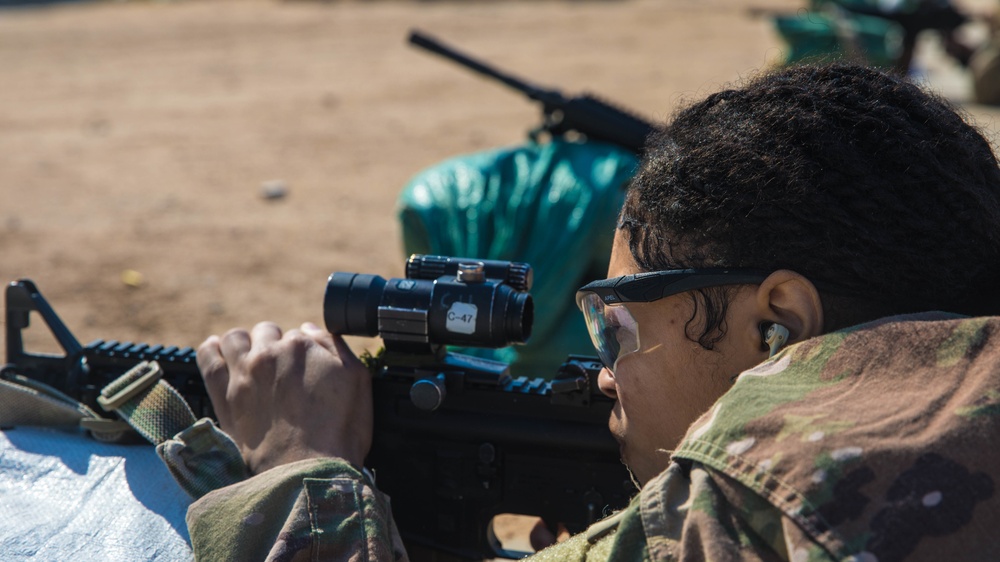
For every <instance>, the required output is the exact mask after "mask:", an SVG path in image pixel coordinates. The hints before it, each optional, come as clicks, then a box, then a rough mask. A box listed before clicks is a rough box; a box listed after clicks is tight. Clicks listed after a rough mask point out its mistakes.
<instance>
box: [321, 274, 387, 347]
mask: <svg viewBox="0 0 1000 562" xmlns="http://www.w3.org/2000/svg"><path fill="white" fill-rule="evenodd" d="M385 284H386V281H385V279H383V278H381V277H379V276H378V275H368V274H365V273H343V272H337V273H334V274H333V275H331V276H330V278H329V279H328V280H327V283H326V294H325V295H324V296H323V321H324V322H326V329H327V331H328V332H330V333H331V334H346V335H350V336H368V337H374V336H377V335H378V304H379V301H380V300H381V299H382V292H383V291H384V290H385Z"/></svg>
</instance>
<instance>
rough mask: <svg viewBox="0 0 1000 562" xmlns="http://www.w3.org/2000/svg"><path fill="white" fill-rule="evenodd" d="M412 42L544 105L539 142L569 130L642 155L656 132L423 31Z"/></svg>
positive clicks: (586, 98)
mask: <svg viewBox="0 0 1000 562" xmlns="http://www.w3.org/2000/svg"><path fill="white" fill-rule="evenodd" d="M409 42H410V43H411V44H413V45H416V46H418V47H421V48H423V49H426V50H428V51H430V52H432V53H435V54H438V55H441V56H443V57H445V58H448V59H451V60H453V61H455V62H457V63H458V64H461V65H462V66H465V67H467V68H469V69H471V70H474V71H476V72H478V73H480V74H483V75H485V76H488V77H490V78H493V79H495V80H499V81H500V82H502V83H504V84H506V85H507V86H510V87H511V88H514V89H515V90H518V91H519V92H521V93H523V94H524V95H526V96H528V98H529V99H531V100H534V101H537V102H540V103H541V104H542V124H541V125H540V126H539V127H538V128H536V129H534V130H533V131H531V133H530V135H531V138H532V139H534V140H537V136H538V134H539V133H541V132H542V131H545V132H547V133H548V134H549V135H551V136H562V135H564V134H566V133H568V132H570V131H574V132H576V133H579V134H581V135H583V136H585V137H587V138H588V139H592V140H599V141H604V142H609V143H612V144H617V145H619V146H622V147H624V148H627V149H629V150H631V151H632V152H634V153H636V154H642V152H643V147H644V146H645V144H646V139H647V138H648V137H649V136H650V135H651V134H653V133H654V132H656V131H657V128H656V126H654V125H653V124H652V123H650V122H649V121H646V120H645V119H643V118H641V117H638V116H636V115H634V114H633V113H631V112H630V111H627V110H624V109H620V108H618V107H615V106H613V105H611V104H609V103H608V102H605V101H602V100H600V99H598V98H596V97H594V96H593V95H590V94H583V95H580V96H575V97H571V98H567V97H565V96H563V95H562V93H561V92H559V90H555V89H548V88H542V87H540V86H536V85H533V84H530V83H528V82H525V81H524V80H521V79H520V78H516V77H514V76H513V75H511V74H508V73H506V72H502V71H500V70H497V69H495V68H493V67H491V66H489V65H487V64H486V63H484V62H481V61H478V60H476V59H474V58H472V57H470V56H468V55H465V54H462V53H460V52H458V51H457V50H455V49H453V48H452V47H448V46H446V45H444V44H443V43H441V42H440V41H438V40H437V39H434V38H432V37H430V36H429V35H427V34H425V33H422V32H420V31H415V30H414V31H411V32H410V37H409Z"/></svg>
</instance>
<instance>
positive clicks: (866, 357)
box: [166, 313, 1000, 562]
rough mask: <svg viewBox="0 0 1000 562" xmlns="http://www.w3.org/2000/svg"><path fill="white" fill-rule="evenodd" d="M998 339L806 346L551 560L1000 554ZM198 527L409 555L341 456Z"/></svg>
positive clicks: (875, 327) (238, 499)
mask: <svg viewBox="0 0 1000 562" xmlns="http://www.w3.org/2000/svg"><path fill="white" fill-rule="evenodd" d="M998 338H1000V318H971V319H963V318H957V317H954V316H950V315H945V314H940V313H927V314H921V315H913V316H908V317H894V318H888V319H884V320H881V321H878V322H874V323H871V324H866V325H862V326H857V327H854V328H851V329H847V330H843V331H839V332H835V333H831V334H827V335H825V336H822V337H818V338H813V339H811V340H808V341H806V342H803V343H800V344H798V345H795V346H791V347H789V348H787V349H785V350H784V351H783V352H781V353H779V354H778V355H777V356H775V357H774V358H773V359H771V360H769V361H767V362H765V363H763V364H761V365H759V366H757V367H755V368H754V369H751V370H749V371H747V372H744V373H742V374H741V375H740V376H739V377H738V379H737V380H736V382H735V384H734V385H733V388H732V389H731V390H730V391H729V392H727V393H726V394H725V395H724V396H723V397H722V398H721V399H720V400H719V401H718V402H717V403H716V404H715V405H714V406H713V408H712V409H711V410H710V411H709V412H706V413H705V414H704V415H703V416H702V418H701V419H699V420H698V421H697V422H695V423H694V424H693V425H692V427H691V429H690V430H689V431H688V434H687V436H686V437H685V439H684V441H683V442H682V444H681V446H680V447H679V448H678V450H677V451H676V452H675V453H674V455H673V461H674V462H673V463H672V464H671V465H670V466H669V467H668V468H667V469H666V470H665V471H664V472H663V473H662V474H660V475H659V476H657V477H656V478H654V479H653V480H651V481H650V482H648V483H647V484H646V485H645V486H644V487H643V489H642V491H641V492H640V493H639V495H638V496H636V497H635V498H634V499H633V501H632V502H631V504H630V505H629V507H628V508H626V509H625V510H623V511H622V512H620V513H618V514H616V515H614V516H612V517H611V518H610V519H608V520H605V521H602V522H599V523H597V524H595V525H594V526H593V527H592V528H591V529H589V530H588V531H587V532H585V533H581V534H579V535H577V536H575V537H572V538H571V539H569V540H568V541H566V542H564V543H560V544H557V545H555V546H553V547H550V548H549V549H546V550H544V551H542V552H541V553H539V554H536V555H535V558H536V559H537V560H616V561H617V560H793V561H796V562H799V561H807V560H852V561H858V562H862V561H864V562H869V561H871V562H874V561H879V562H887V561H895V560H997V559H1000V540H997V539H996V538H995V536H994V535H995V534H996V533H997V531H998V530H1000V495H998V493H997V490H996V485H997V480H998V478H1000V454H998V452H997V450H996V447H995V444H996V443H997V436H998V434H1000V341H998ZM182 450H185V449H184V448H183V447H181V448H179V449H178V451H182ZM188 453H190V452H188ZM188 453H185V454H186V455H188V456H187V457H186V458H187V460H188V462H189V463H196V458H197V457H196V456H195V457H192V456H190V455H189V454H188ZM166 458H168V461H169V459H170V458H171V455H166ZM173 458H179V457H173ZM269 518H274V519H273V520H271V519H269ZM188 524H189V527H190V531H191V537H192V541H193V545H194V548H195V550H196V552H197V553H198V554H199V555H206V557H207V558H211V559H221V558H228V559H240V560H251V559H261V558H263V556H264V553H266V552H268V551H270V552H271V558H269V559H275V560H277V559H281V560H291V559H299V558H300V557H301V559H344V560H347V559H355V558H358V559H378V560H389V559H392V558H397V559H398V558H400V557H405V554H404V553H403V551H402V550H401V548H400V546H399V541H398V536H397V534H396V532H395V529H394V526H393V523H392V520H391V517H390V514H389V504H388V501H387V500H386V499H385V498H384V497H383V496H381V495H380V494H379V493H378V492H377V491H375V489H374V488H373V487H372V486H371V482H370V481H369V480H367V478H366V477H365V476H364V475H362V473H361V472H360V471H358V470H357V469H356V468H353V467H351V466H349V465H347V464H346V463H344V462H343V461H337V460H311V461H302V462H301V463H298V464H293V465H288V466H285V467H281V468H277V469H274V470H272V471H269V472H266V473H264V474H261V475H258V476H255V477H253V478H251V479H249V480H246V481H243V482H241V483H239V484H236V485H234V486H229V487H227V488H223V489H220V490H216V491H214V492H211V493H209V494H207V495H205V496H204V497H203V498H201V499H200V500H199V501H198V502H196V503H195V504H194V505H193V506H192V508H191V510H190V511H189V514H188ZM265 529H266V531H264V530H265ZM223 552H226V553H227V554H225V555H222V554H221V553H223ZM293 555H294V558H293Z"/></svg>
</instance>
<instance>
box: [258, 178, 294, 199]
mask: <svg viewBox="0 0 1000 562" xmlns="http://www.w3.org/2000/svg"><path fill="white" fill-rule="evenodd" d="M286 195H288V185H287V184H286V183H285V182H284V181H283V180H270V181H266V182H264V183H263V184H261V186H260V196H261V197H263V198H264V199H268V200H273V199H282V198H284V197H285V196H286Z"/></svg>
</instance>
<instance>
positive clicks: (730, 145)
mask: <svg viewBox="0 0 1000 562" xmlns="http://www.w3.org/2000/svg"><path fill="white" fill-rule="evenodd" d="M618 228H619V229H621V230H622V231H623V232H624V233H625V235H626V238H627V240H628V242H629V247H630V251H631V253H632V255H633V257H634V258H635V261H636V263H637V264H638V265H639V267H640V268H642V269H643V270H646V271H655V270H661V269H671V268H678V267H706V266H715V267H751V268H760V269H768V270H776V269H791V270H793V271H796V272H798V273H800V274H802V275H804V276H806V277H807V278H809V279H810V280H812V281H813V282H814V283H815V284H816V285H817V288H818V289H819V291H820V294H821V297H822V300H823V307H824V315H825V317H826V325H825V326H824V328H825V329H827V330H832V329H837V328H840V327H844V326H848V325H851V324H855V323H858V322H863V321H867V320H872V319H875V318H878V317H881V316H885V315H888V314H898V313H907V312H916V311H923V310H946V311H951V312H959V313H964V314H975V315H978V314H993V313H997V312H998V309H1000V304H998V303H1000V298H998V296H1000V273H998V272H1000V169H998V167H997V160H996V157H995V155H994V154H993V151H992V149H991V147H990V144H989V143H988V142H987V141H986V139H984V138H983V136H982V135H981V134H980V133H979V132H978V131H977V130H976V129H975V128H974V127H972V126H970V125H969V124H967V123H966V122H965V121H964V120H963V119H962V117H961V116H960V115H959V114H958V113H957V112H956V110H955V109H954V108H953V107H952V106H951V105H950V104H949V103H948V102H946V101H945V100H942V99H940V98H938V97H935V96H933V95H930V94H928V93H926V92H924V91H923V90H921V89H920V88H918V87H917V86H915V85H913V84H912V83H910V82H908V81H907V80H906V79H905V78H903V77H900V76H897V75H892V74H886V73H884V72H881V71H878V70H875V69H872V68H866V67H863V66H858V65H850V64H831V65H823V66H799V67H791V68H784V69H781V70H777V71H773V72H769V73H766V74H762V75H761V76H758V77H756V78H754V79H753V80H751V81H750V82H748V83H747V84H746V85H745V86H743V87H740V88H737V89H729V90H725V91H721V92H718V93H716V94H713V95H710V96H709V97H708V98H707V99H705V100H704V101H702V102H700V103H697V104H695V105H692V106H690V107H688V108H686V109H684V110H682V111H681V112H680V113H679V114H678V115H677V116H676V117H675V118H674V119H673V121H672V122H671V123H670V124H668V125H667V126H666V127H665V128H664V130H663V132H662V133H660V134H659V135H658V136H656V137H654V138H652V139H651V140H650V143H649V144H648V145H647V148H646V155H645V157H644V159H643V162H642V164H641V166H640V170H639V172H638V173H637V175H636V177H635V178H634V180H633V182H632V184H631V186H630V188H629V192H628V195H627V198H626V202H625V205H624V207H623V209H622V211H621V215H620V217H619V225H618ZM732 290H733V288H731V287H730V288H718V289H711V290H706V291H702V292H701V293H700V294H699V295H693V296H692V298H694V299H695V304H696V311H697V306H698V305H699V304H700V306H702V307H705V308H706V313H707V314H706V315H707V316H708V318H707V321H706V322H705V323H704V324H703V325H702V328H703V332H702V334H701V335H700V337H698V338H697V341H698V342H699V343H701V345H702V346H704V347H706V348H709V349H710V348H712V346H713V345H714V344H715V343H717V342H718V341H719V340H720V339H721V337H722V336H723V335H724V333H725V323H724V320H725V316H726V308H727V303H728V302H729V300H730V298H731V291H732ZM698 297H700V298H698ZM693 318H694V316H693V317H692V319H693ZM689 325H690V324H689ZM692 339H694V338H692Z"/></svg>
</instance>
